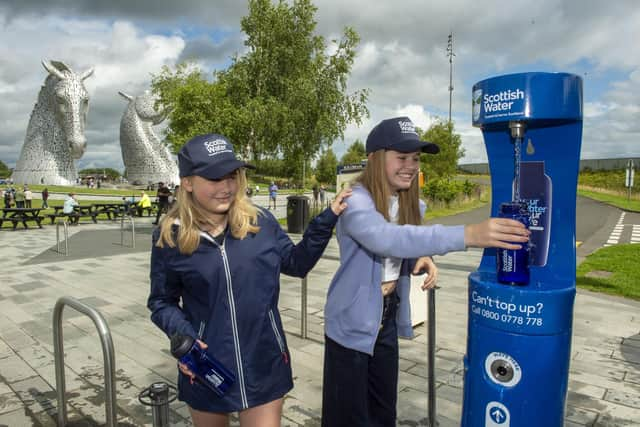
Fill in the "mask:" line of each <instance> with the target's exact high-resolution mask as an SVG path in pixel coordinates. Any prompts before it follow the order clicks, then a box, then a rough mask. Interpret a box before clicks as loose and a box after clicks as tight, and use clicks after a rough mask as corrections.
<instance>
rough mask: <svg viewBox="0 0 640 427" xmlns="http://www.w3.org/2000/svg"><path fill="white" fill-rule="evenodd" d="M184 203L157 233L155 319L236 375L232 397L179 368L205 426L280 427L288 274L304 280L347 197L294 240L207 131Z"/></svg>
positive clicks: (188, 151)
mask: <svg viewBox="0 0 640 427" xmlns="http://www.w3.org/2000/svg"><path fill="white" fill-rule="evenodd" d="M178 160H179V166H180V177H181V186H180V189H179V192H180V194H179V195H178V197H177V199H178V203H177V204H176V205H175V206H174V207H173V208H172V209H171V210H170V211H169V212H168V213H167V216H166V217H165V219H164V220H163V221H162V223H161V226H160V228H159V229H157V230H155V233H154V235H153V248H152V253H151V294H150V295H149V300H148V307H149V309H150V310H151V312H152V314H151V319H152V320H153V322H154V323H155V324H156V325H158V327H160V328H161V329H162V330H163V331H164V332H165V333H166V334H167V335H168V336H173V335H174V334H183V335H190V336H191V337H193V338H195V339H197V340H198V343H199V344H200V345H201V347H202V348H208V350H207V351H208V352H209V353H210V354H211V355H213V357H215V358H216V359H218V360H219V361H220V362H221V363H222V364H223V365H224V366H225V367H226V368H227V369H228V370H230V371H231V372H232V373H233V374H234V376H235V379H236V380H235V382H234V384H233V385H232V386H231V388H230V389H229V390H227V392H226V393H225V394H224V395H223V396H222V397H220V396H218V395H217V394H215V393H214V392H212V391H210V390H209V389H208V388H207V387H205V386H204V385H202V384H200V383H199V382H198V381H194V380H193V373H192V372H191V371H189V369H188V368H187V367H186V366H185V365H180V366H179V368H180V369H179V370H180V373H179V379H178V389H179V398H180V400H183V401H185V402H186V403H187V404H188V405H189V408H190V411H191V416H192V419H193V423H194V425H195V426H208V427H210V426H218V425H220V426H226V425H228V414H229V413H230V412H236V411H237V412H239V417H240V423H241V425H247V426H249V425H260V426H279V425H280V417H281V414H282V404H283V396H284V395H285V394H286V393H287V392H288V391H289V390H291V388H292V387H293V381H292V376H291V365H290V362H289V352H288V349H287V343H286V339H285V335H284V330H283V327H282V322H281V320H280V314H279V313H278V296H279V291H280V281H279V276H280V273H284V274H288V275H291V276H296V277H304V276H305V275H306V274H307V273H308V272H309V270H311V268H313V266H314V265H315V263H316V262H317V261H318V259H319V258H320V256H321V255H322V252H323V251H324V249H325V247H326V245H327V243H328V241H329V239H330V238H331V235H332V230H333V226H334V225H335V223H336V221H337V218H338V215H339V214H340V213H341V212H342V210H344V209H345V207H346V204H345V203H344V198H345V197H348V195H349V192H344V193H341V194H339V195H338V196H337V197H336V201H334V203H333V204H332V205H331V207H330V208H328V209H326V210H325V211H324V212H322V213H321V214H320V215H318V216H317V217H316V218H314V219H313V221H311V222H310V224H309V226H308V228H307V231H306V232H305V234H304V236H303V238H302V240H301V241H300V243H298V244H297V245H294V244H293V242H292V241H291V239H290V238H289V237H288V235H287V234H286V233H285V232H284V231H283V230H282V228H281V227H280V225H279V223H278V222H277V221H276V219H275V218H274V217H273V216H272V215H271V214H270V213H269V212H268V211H265V210H262V209H259V208H257V207H255V206H254V205H253V204H252V203H251V202H250V201H249V200H248V198H247V197H246V196H245V190H246V186H247V180H246V176H245V172H244V168H247V167H250V168H251V167H252V166H250V165H248V164H246V163H244V162H242V161H239V160H237V159H236V157H235V155H234V153H233V147H232V145H231V143H230V142H229V141H228V140H227V139H226V138H225V137H223V136H221V135H216V134H212V135H202V136H198V137H195V138H193V139H192V140H190V141H189V142H187V144H185V145H184V146H183V147H182V149H181V151H180V153H179V154H178Z"/></svg>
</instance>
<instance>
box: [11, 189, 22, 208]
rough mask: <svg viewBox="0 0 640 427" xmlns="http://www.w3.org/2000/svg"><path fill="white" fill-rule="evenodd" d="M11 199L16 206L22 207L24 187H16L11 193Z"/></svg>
mask: <svg viewBox="0 0 640 427" xmlns="http://www.w3.org/2000/svg"><path fill="white" fill-rule="evenodd" d="M13 200H15V202H16V208H19V209H22V208H24V187H23V188H22V189H20V187H18V190H16V192H15V194H14V195H13Z"/></svg>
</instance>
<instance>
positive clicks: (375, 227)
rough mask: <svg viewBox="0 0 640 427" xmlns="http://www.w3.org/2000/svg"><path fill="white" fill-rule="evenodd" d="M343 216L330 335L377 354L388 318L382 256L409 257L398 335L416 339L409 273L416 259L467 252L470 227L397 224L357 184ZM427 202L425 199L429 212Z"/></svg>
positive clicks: (329, 307) (401, 284) (328, 311)
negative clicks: (385, 316)
mask: <svg viewBox="0 0 640 427" xmlns="http://www.w3.org/2000/svg"><path fill="white" fill-rule="evenodd" d="M347 203H348V204H349V207H348V208H347V209H346V210H345V211H344V212H343V213H342V215H341V216H340V217H339V218H338V225H337V228H336V232H337V237H338V244H339V246H340V267H339V268H338V270H337V271H336V273H335V275H334V277H333V280H332V281H331V285H330V287H329V293H328V295H327V303H326V305H325V309H324V314H325V333H326V334H327V336H328V337H329V338H331V339H332V340H334V341H336V342H337V343H339V344H340V345H342V346H344V347H347V348H351V349H353V350H358V351H361V352H363V353H368V354H370V355H372V354H373V347H374V345H375V342H376V339H377V337H378V330H379V326H380V321H381V319H382V291H381V288H380V285H381V271H382V267H381V258H383V257H389V256H393V257H398V258H404V262H403V265H402V270H401V273H400V278H399V279H398V286H397V288H396V289H397V292H398V296H399V297H400V309H399V310H398V314H397V319H396V320H397V325H398V335H400V336H404V337H412V336H413V329H412V327H411V307H410V305H409V291H410V281H409V274H410V272H411V268H412V265H413V261H414V259H415V258H418V257H421V256H428V255H443V254H446V253H447V252H452V251H462V250H465V245H464V226H462V225H459V226H443V225H432V226H424V225H421V226H420V225H418V226H416V225H397V224H393V223H390V222H388V221H387V220H386V219H385V218H384V217H383V216H382V215H381V214H380V213H379V212H378V211H377V210H376V209H375V205H374V203H373V199H372V198H371V195H370V194H369V192H368V191H367V190H366V189H365V188H364V187H362V186H360V185H356V186H354V187H353V195H352V196H351V197H349V199H348V200H347ZM425 209H426V206H425V205H424V204H423V203H421V206H420V211H421V214H424V211H425Z"/></svg>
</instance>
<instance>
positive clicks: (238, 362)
mask: <svg viewBox="0 0 640 427" xmlns="http://www.w3.org/2000/svg"><path fill="white" fill-rule="evenodd" d="M203 235H204V236H205V237H206V239H207V240H209V241H211V242H213V243H214V244H215V245H216V246H217V247H218V249H220V254H221V255H222V263H223V264H224V274H225V277H226V279H227V298H228V300H229V312H230V315H231V329H232V331H233V345H234V347H235V353H236V355H235V356H236V365H237V366H238V379H239V380H240V381H239V383H240V398H241V400H242V407H243V408H244V409H246V408H248V407H249V403H248V402H247V390H246V386H245V383H244V369H243V368H242V354H241V353H240V338H239V333H238V320H237V316H236V303H235V300H234V298H233V286H232V283H231V268H230V267H229V260H228V259H227V252H226V251H225V249H224V244H225V240H226V237H225V239H224V240H223V241H222V245H220V244H218V242H216V241H215V240H214V239H212V238H211V237H210V236H209V235H208V234H206V233H203Z"/></svg>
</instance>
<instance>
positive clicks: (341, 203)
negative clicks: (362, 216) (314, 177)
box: [331, 188, 353, 215]
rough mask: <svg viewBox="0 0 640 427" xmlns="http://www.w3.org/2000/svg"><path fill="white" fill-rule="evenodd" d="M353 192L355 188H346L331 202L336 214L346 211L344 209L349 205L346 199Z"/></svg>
mask: <svg viewBox="0 0 640 427" xmlns="http://www.w3.org/2000/svg"><path fill="white" fill-rule="evenodd" d="M352 193H353V190H351V188H345V189H343V190H341V191H340V192H339V193H338V195H337V196H336V198H335V199H333V201H332V202H331V210H332V211H333V213H334V214H336V215H340V214H341V213H342V212H344V210H345V209H346V208H347V206H348V205H347V203H346V202H345V199H347V198H349V197H350V196H351V194H352Z"/></svg>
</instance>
